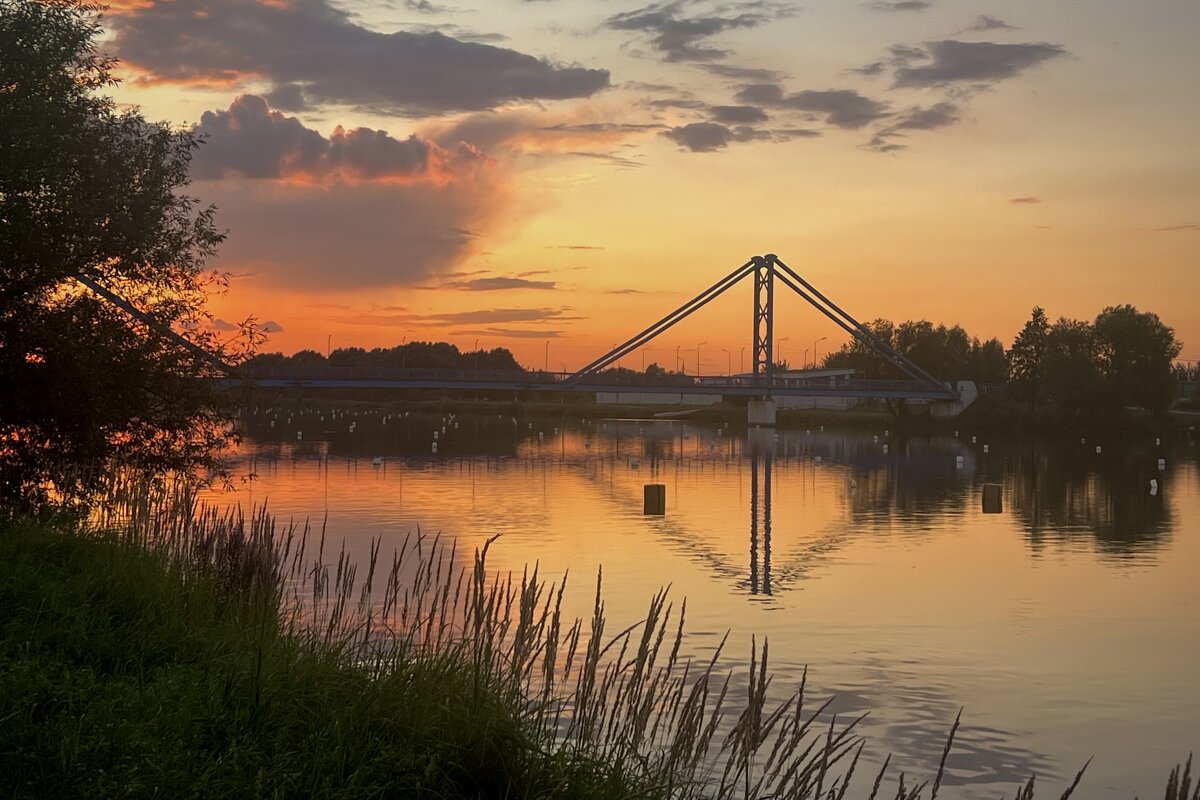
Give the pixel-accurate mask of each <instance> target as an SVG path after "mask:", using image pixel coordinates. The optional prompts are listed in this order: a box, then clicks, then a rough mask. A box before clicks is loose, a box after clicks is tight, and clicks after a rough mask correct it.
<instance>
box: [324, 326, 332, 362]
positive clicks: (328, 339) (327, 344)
mask: <svg viewBox="0 0 1200 800" xmlns="http://www.w3.org/2000/svg"><path fill="white" fill-rule="evenodd" d="M332 341H333V334H332V333H331V334H329V335H328V336H326V337H325V359H326V360H327V361H328V360H329V344H330V342H332Z"/></svg>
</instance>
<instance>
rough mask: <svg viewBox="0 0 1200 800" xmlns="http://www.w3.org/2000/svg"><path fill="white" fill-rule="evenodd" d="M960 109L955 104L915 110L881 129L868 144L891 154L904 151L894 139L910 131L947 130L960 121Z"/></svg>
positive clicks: (944, 103)
mask: <svg viewBox="0 0 1200 800" xmlns="http://www.w3.org/2000/svg"><path fill="white" fill-rule="evenodd" d="M958 113H959V108H958V106H957V105H955V104H954V103H950V102H941V103H934V104H933V105H932V106H929V107H928V108H920V107H917V108H913V109H911V110H909V111H908V112H906V113H904V114H902V115H900V116H899V117H897V118H896V120H895V121H894V122H893V123H892V124H890V125H888V126H887V127H885V128H882V129H880V130H879V131H878V132H877V133H876V134H875V135H874V136H873V137H872V138H871V141H870V142H868V143H867V146H868V147H870V148H871V149H872V150H878V151H880V152H882V153H890V152H893V151H896V150H903V149H904V145H902V144H899V143H897V142H895V141H893V140H894V139H896V138H898V137H902V136H904V135H905V133H906V132H908V131H932V130H937V129H938V128H946V127H949V126H951V125H953V124H954V123H956V122H958V121H959V119H960V118H959V115H958Z"/></svg>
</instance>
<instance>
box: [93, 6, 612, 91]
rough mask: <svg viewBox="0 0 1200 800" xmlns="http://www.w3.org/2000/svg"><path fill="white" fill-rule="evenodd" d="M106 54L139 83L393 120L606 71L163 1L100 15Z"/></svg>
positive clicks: (588, 86) (331, 18) (329, 19)
mask: <svg viewBox="0 0 1200 800" xmlns="http://www.w3.org/2000/svg"><path fill="white" fill-rule="evenodd" d="M107 21H108V24H109V26H110V27H111V28H112V30H113V33H114V38H113V41H112V46H113V48H114V50H115V52H116V54H117V55H118V56H119V57H120V58H121V59H122V60H123V61H124V62H125V63H126V64H127V65H129V66H131V67H133V68H134V69H135V70H136V71H139V72H141V73H143V77H142V78H141V80H149V81H173V82H182V83H203V84H213V83H219V84H223V85H225V84H232V85H235V86H237V85H242V84H244V83H246V82H249V81H251V80H256V81H262V80H264V79H265V80H270V81H274V82H275V83H276V84H280V85H283V84H292V85H296V86H299V87H301V90H302V94H303V97H304V98H305V99H306V100H307V101H308V102H309V103H345V104H355V105H360V106H364V107H371V108H376V109H382V110H391V111H393V112H395V113H402V114H437V113H445V112H450V111H458V110H475V109H487V108H494V107H496V106H499V105H503V104H505V103H508V102H511V101H517V100H532V99H541V100H556V99H563V98H576V97H587V96H590V95H592V94H594V93H596V92H598V91H600V90H601V89H604V88H605V87H607V86H608V83H609V80H608V72H607V71H606V70H600V69H586V68H583V67H578V66H563V65H558V64H552V63H550V62H547V61H543V60H539V59H537V58H534V57H533V56H530V55H526V54H524V53H520V52H517V51H515V50H511V49H506V48H501V47H495V46H492V45H487V44H481V43H478V42H464V41H461V40H459V39H455V38H453V37H450V36H446V35H444V34H442V33H437V32H429V33H413V32H409V31H397V32H394V33H380V32H377V31H373V30H370V29H369V28H365V27H362V26H361V25H358V24H357V23H356V22H355V21H354V19H353V18H352V17H351V15H350V14H348V13H346V12H344V11H340V10H338V9H336V8H334V7H333V6H332V5H330V4H329V2H328V0H293V1H292V2H286V3H284V2H274V1H269V0H259V1H258V2H252V1H251V0H173V2H169V3H156V4H154V5H150V6H142V7H129V8H127V9H125V10H123V11H119V12H118V11H114V12H110V16H109V17H108V20H107Z"/></svg>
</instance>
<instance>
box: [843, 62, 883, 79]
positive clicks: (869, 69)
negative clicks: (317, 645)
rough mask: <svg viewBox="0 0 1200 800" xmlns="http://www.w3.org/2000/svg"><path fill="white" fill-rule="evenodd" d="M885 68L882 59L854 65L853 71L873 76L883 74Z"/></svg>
mask: <svg viewBox="0 0 1200 800" xmlns="http://www.w3.org/2000/svg"><path fill="white" fill-rule="evenodd" d="M884 69H885V66H884V63H883V62H882V61H872V62H871V63H870V64H863V65H862V66H861V67H852V68H851V69H850V71H851V72H857V73H858V74H859V75H866V76H867V77H873V76H875V75H879V74H881V73H882V72H883V71H884Z"/></svg>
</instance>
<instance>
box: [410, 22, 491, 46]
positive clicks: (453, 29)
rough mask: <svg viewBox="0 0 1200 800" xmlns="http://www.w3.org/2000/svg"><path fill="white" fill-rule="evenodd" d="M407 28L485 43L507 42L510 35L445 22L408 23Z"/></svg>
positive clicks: (412, 30)
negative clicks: (483, 31) (479, 30)
mask: <svg viewBox="0 0 1200 800" xmlns="http://www.w3.org/2000/svg"><path fill="white" fill-rule="evenodd" d="M405 30H407V31H408V32H409V33H440V34H445V35H446V36H450V37H453V38H455V39H458V40H459V41H463V42H482V43H483V44H499V43H500V42H507V41H508V37H507V36H505V35H504V34H503V33H494V32H493V33H479V32H477V31H473V30H471V29H470V28H464V27H463V26H461V25H455V24H453V23H450V22H443V23H438V24H436V25H434V24H428V25H408V26H406V28H405Z"/></svg>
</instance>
